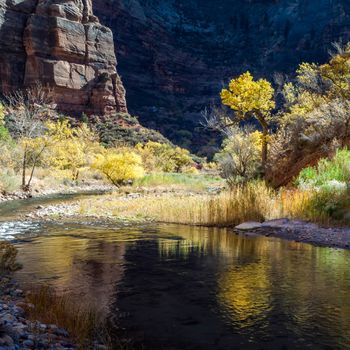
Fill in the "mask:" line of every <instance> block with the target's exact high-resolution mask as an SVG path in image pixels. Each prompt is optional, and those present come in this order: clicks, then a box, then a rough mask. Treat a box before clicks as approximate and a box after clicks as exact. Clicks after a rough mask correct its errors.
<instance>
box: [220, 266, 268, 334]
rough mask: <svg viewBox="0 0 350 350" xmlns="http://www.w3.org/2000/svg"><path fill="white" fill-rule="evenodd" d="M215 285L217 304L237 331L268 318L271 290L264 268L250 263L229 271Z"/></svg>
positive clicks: (265, 267) (266, 271)
mask: <svg viewBox="0 0 350 350" xmlns="http://www.w3.org/2000/svg"><path fill="white" fill-rule="evenodd" d="M218 285H219V290H218V295H217V297H218V300H219V302H220V303H221V304H222V305H223V307H224V308H225V310H226V313H227V314H228V316H229V317H230V318H231V320H232V321H233V322H235V323H239V324H238V326H239V328H243V327H249V326H253V325H254V324H256V322H261V321H263V320H264V319H266V318H268V316H269V309H270V308H271V304H270V303H271V298H270V294H271V286H270V280H269V276H268V267H267V266H265V265H262V264H259V263H252V264H248V265H242V266H240V267H238V268H233V269H230V270H228V271H227V272H224V273H223V274H222V275H221V276H220V277H219V280H218Z"/></svg>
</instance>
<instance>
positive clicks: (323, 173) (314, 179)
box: [297, 149, 350, 188]
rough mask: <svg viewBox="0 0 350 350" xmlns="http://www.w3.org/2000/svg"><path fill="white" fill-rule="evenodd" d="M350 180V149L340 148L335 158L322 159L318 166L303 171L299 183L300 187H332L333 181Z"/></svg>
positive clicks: (345, 181)
mask: <svg viewBox="0 0 350 350" xmlns="http://www.w3.org/2000/svg"><path fill="white" fill-rule="evenodd" d="M336 182H338V183H348V182H350V151H349V150H348V149H343V150H338V151H337V152H336V154H335V156H334V158H333V159H326V158H324V159H321V160H320V161H319V163H318V165H317V166H316V167H308V168H305V169H303V170H302V171H301V173H300V175H299V177H298V179H297V184H298V185H299V186H300V187H309V188H310V187H332V186H330V185H331V184H332V183H334V184H336Z"/></svg>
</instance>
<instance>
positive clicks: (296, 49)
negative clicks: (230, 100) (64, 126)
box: [94, 0, 350, 149]
mask: <svg viewBox="0 0 350 350" xmlns="http://www.w3.org/2000/svg"><path fill="white" fill-rule="evenodd" d="M94 10H95V13H96V14H97V15H98V16H99V18H100V20H101V22H102V23H104V24H105V25H108V26H109V27H110V28H111V29H112V30H113V32H114V34H115V37H116V38H117V41H118V60H119V68H118V70H119V72H120V74H121V75H122V76H123V82H124V84H125V87H126V91H127V93H128V107H129V109H130V111H131V113H132V114H135V115H138V116H140V120H141V122H142V123H143V124H144V125H145V126H149V127H156V128H157V129H158V130H160V131H162V132H163V133H164V134H165V135H166V136H168V137H170V138H171V139H172V140H174V141H176V142H179V143H183V144H184V145H186V142H189V143H190V146H191V147H192V148H194V149H198V147H200V145H201V144H203V143H205V142H207V140H205V139H203V129H201V128H200V125H198V119H199V118H200V117H201V113H200V112H201V110H203V108H204V107H205V106H208V105H210V104H211V103H212V102H218V94H219V91H220V89H221V87H222V84H223V83H227V81H228V79H230V78H231V77H232V76H234V75H237V74H240V73H242V72H244V71H246V70H250V71H251V72H252V73H254V74H255V75H256V76H259V77H261V76H265V77H267V78H272V76H273V73H274V72H280V73H291V72H294V71H295V68H296V67H297V65H298V64H299V63H300V62H302V61H315V62H319V63H322V62H325V61H326V60H327V59H328V57H329V55H328V51H329V50H330V49H331V48H332V45H331V44H332V42H334V41H339V40H340V39H342V40H343V42H346V41H348V40H349V39H350V16H349V15H350V2H349V1H348V0H332V1H330V0H308V1H306V0H278V1H277V0H234V1H233V0H221V1H217V0H152V1H151V0H148V1H146V0H94ZM189 131H190V132H191V133H192V135H191V134H189Z"/></svg>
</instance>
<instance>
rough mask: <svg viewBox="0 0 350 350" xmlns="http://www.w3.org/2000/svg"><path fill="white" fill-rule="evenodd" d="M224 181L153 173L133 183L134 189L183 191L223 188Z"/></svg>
mask: <svg viewBox="0 0 350 350" xmlns="http://www.w3.org/2000/svg"><path fill="white" fill-rule="evenodd" d="M223 184H224V180H222V179H221V178H220V177H215V176H212V175H206V174H198V175H197V174H177V173H154V174H149V175H146V176H145V177H143V178H142V179H138V180H136V181H135V183H134V186H136V187H140V186H142V187H160V186H176V187H181V188H184V189H192V190H205V189H208V188H209V187H211V186H212V187H213V186H223Z"/></svg>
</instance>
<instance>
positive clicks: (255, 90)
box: [221, 72, 275, 174]
mask: <svg viewBox="0 0 350 350" xmlns="http://www.w3.org/2000/svg"><path fill="white" fill-rule="evenodd" d="M221 100H222V103H223V104H224V105H226V106H229V107H230V108H231V109H232V110H234V111H235V113H234V117H232V118H231V119H232V121H237V120H238V121H242V120H246V119H247V118H251V117H254V118H256V119H257V121H258V122H259V124H260V125H261V128H262V133H263V138H262V152H261V165H262V170H263V173H264V174H265V171H266V163H267V156H268V134H269V122H270V118H271V111H272V110H273V109H274V108H275V101H274V89H273V87H272V85H271V84H270V83H269V82H268V81H267V80H265V79H260V80H257V81H255V80H254V78H253V76H252V75H251V74H250V73H249V72H246V73H244V74H242V75H241V76H239V77H238V78H236V79H232V80H231V81H230V83H229V86H228V88H227V89H223V90H222V91H221ZM234 119H236V120H234Z"/></svg>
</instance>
